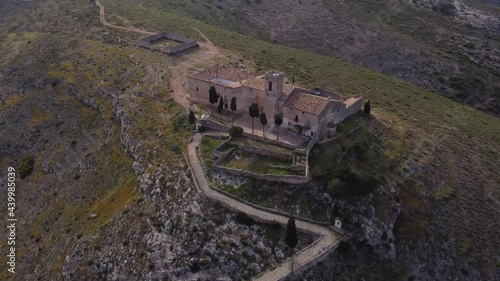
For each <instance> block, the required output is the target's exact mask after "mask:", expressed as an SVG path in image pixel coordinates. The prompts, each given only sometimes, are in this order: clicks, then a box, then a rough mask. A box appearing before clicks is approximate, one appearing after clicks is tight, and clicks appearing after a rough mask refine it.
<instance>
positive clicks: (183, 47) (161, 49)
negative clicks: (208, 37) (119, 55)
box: [137, 32, 198, 55]
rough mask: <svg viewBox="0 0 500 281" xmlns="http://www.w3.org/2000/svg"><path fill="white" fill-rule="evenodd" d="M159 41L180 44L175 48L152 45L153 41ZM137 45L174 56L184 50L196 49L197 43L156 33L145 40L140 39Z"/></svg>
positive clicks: (170, 34) (172, 35)
mask: <svg viewBox="0 0 500 281" xmlns="http://www.w3.org/2000/svg"><path fill="white" fill-rule="evenodd" d="M161 39H168V40H172V41H176V42H179V43H181V44H180V45H177V46H168V47H156V46H154V45H152V44H153V43H154V42H155V41H158V40H161ZM137 45H138V46H139V47H143V48H148V49H151V50H155V51H159V52H162V53H166V54H169V55H175V54H177V53H179V52H182V51H184V50H187V49H191V48H194V47H197V46H198V43H196V41H195V40H193V39H189V38H185V37H182V36H179V35H176V34H172V33H167V32H161V33H158V34H155V35H151V36H148V37H146V38H142V39H141V40H139V42H137Z"/></svg>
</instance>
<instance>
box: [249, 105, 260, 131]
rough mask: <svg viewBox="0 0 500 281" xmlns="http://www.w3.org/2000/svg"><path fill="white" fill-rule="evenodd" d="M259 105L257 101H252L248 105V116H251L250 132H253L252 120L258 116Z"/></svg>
mask: <svg viewBox="0 0 500 281" xmlns="http://www.w3.org/2000/svg"><path fill="white" fill-rule="evenodd" d="M259 113H260V112H259V105H258V104H257V103H255V102H254V103H252V104H251V105H250V106H249V107H248V114H250V117H252V134H253V131H254V130H253V129H254V120H255V118H256V117H259Z"/></svg>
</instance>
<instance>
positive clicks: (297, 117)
mask: <svg viewBox="0 0 500 281" xmlns="http://www.w3.org/2000/svg"><path fill="white" fill-rule="evenodd" d="M295 122H296V123H298V122H299V116H298V115H295Z"/></svg>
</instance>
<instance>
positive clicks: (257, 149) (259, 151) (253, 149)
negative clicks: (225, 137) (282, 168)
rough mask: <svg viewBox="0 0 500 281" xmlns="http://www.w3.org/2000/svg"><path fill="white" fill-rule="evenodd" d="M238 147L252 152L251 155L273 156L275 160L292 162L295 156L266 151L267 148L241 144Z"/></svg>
mask: <svg viewBox="0 0 500 281" xmlns="http://www.w3.org/2000/svg"><path fill="white" fill-rule="evenodd" d="M236 146H237V147H238V148H239V149H241V150H243V151H246V152H250V153H255V154H259V155H262V156H271V157H273V158H278V159H283V160H290V161H292V160H293V155H291V154H286V153H283V152H278V151H272V150H269V149H265V148H262V147H257V146H251V145H246V144H241V143H237V144H236Z"/></svg>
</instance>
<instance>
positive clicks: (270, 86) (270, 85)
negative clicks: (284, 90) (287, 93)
mask: <svg viewBox="0 0 500 281" xmlns="http://www.w3.org/2000/svg"><path fill="white" fill-rule="evenodd" d="M272 90H273V82H271V81H269V91H272Z"/></svg>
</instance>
